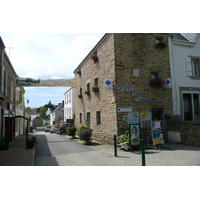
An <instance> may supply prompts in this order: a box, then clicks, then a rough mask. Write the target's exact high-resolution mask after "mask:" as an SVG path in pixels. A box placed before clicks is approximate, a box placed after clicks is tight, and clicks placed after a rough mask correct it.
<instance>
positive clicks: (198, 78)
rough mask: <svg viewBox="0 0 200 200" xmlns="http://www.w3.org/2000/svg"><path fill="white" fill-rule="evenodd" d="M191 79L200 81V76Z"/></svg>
mask: <svg viewBox="0 0 200 200" xmlns="http://www.w3.org/2000/svg"><path fill="white" fill-rule="evenodd" d="M190 78H191V79H196V80H200V76H190Z"/></svg>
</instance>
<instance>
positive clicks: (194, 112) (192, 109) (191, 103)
mask: <svg viewBox="0 0 200 200" xmlns="http://www.w3.org/2000/svg"><path fill="white" fill-rule="evenodd" d="M182 94H183V116H184V120H186V121H199V120H200V110H199V105H200V102H199V92H198V91H183V92H182Z"/></svg>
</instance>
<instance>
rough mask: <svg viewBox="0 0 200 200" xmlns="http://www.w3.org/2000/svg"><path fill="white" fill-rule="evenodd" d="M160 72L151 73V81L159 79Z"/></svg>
mask: <svg viewBox="0 0 200 200" xmlns="http://www.w3.org/2000/svg"><path fill="white" fill-rule="evenodd" d="M158 78H159V77H158V72H151V79H158Z"/></svg>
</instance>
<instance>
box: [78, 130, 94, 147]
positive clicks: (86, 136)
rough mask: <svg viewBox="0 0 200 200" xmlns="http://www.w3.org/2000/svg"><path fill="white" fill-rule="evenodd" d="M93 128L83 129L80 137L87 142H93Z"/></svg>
mask: <svg viewBox="0 0 200 200" xmlns="http://www.w3.org/2000/svg"><path fill="white" fill-rule="evenodd" d="M92 131H93V130H92V129H82V130H81V131H80V134H79V138H80V140H81V141H82V140H83V141H85V142H86V143H87V144H91V143H92Z"/></svg>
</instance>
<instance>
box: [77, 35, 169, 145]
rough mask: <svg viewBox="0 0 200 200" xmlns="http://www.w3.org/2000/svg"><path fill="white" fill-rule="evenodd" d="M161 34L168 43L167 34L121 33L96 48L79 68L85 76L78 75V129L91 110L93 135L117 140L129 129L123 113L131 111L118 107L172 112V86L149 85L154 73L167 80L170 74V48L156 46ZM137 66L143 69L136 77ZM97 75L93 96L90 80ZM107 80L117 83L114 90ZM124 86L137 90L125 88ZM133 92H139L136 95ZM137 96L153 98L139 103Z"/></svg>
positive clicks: (84, 122)
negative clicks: (107, 86) (98, 118)
mask: <svg viewBox="0 0 200 200" xmlns="http://www.w3.org/2000/svg"><path fill="white" fill-rule="evenodd" d="M158 36H159V37H162V38H163V42H165V43H166V44H167V41H168V37H170V36H169V35H165V34H160V35H159V34H158V35H155V34H139V33H138V34H132V33H130V34H127V33H126V34H123V33H119V34H107V35H106V36H104V38H103V40H101V42H100V43H99V44H97V45H96V46H95V47H94V49H92V51H91V52H90V53H89V54H88V56H87V57H86V58H85V59H84V61H83V62H82V63H81V64H80V65H79V66H78V67H77V69H76V70H75V74H76V71H78V70H81V76H80V75H79V74H76V78H77V90H76V91H77V92H76V102H77V105H76V120H75V126H76V127H77V128H79V127H80V126H81V125H82V124H87V113H90V116H91V124H90V127H91V128H92V129H93V138H94V139H98V140H101V141H105V142H107V143H113V135H114V134H118V135H119V134H123V133H124V132H125V128H126V126H124V123H123V122H122V116H123V115H127V113H121V112H118V111H117V108H118V107H132V110H133V111H134V112H151V109H152V108H162V109H163V114H164V113H167V114H172V91H171V89H168V90H167V89H165V87H159V88H153V87H151V86H149V81H150V79H151V72H157V73H158V74H159V77H160V78H162V79H163V80H165V79H166V78H169V77H170V63H169V51H168V47H166V48H164V49H157V48H155V40H156V37H158ZM95 52H97V55H98V58H99V60H98V62H96V63H94V61H93V60H92V59H90V56H91V55H92V54H93V53H95ZM134 69H136V70H137V72H139V76H137V77H134V76H133V70H134ZM95 78H98V82H99V89H100V90H99V92H98V93H94V92H92V91H91V94H90V95H86V94H84V91H85V90H87V83H90V88H92V86H93V85H94V80H95ZM106 79H110V80H111V81H112V82H113V88H112V90H105V89H104V84H103V83H104V81H105V80H106ZM123 87H130V88H135V89H136V90H135V91H123V89H122V88H123ZM80 88H82V98H78V95H79V94H80ZM133 93H137V95H136V96H133ZM135 98H150V99H152V101H144V102H139V101H136V100H135ZM97 111H100V112H101V125H98V126H97V123H96V112H97ZM80 113H82V123H80ZM164 124H165V123H164ZM164 128H165V127H164ZM148 132H149V131H148ZM142 134H145V133H142ZM149 134H150V133H149Z"/></svg>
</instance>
